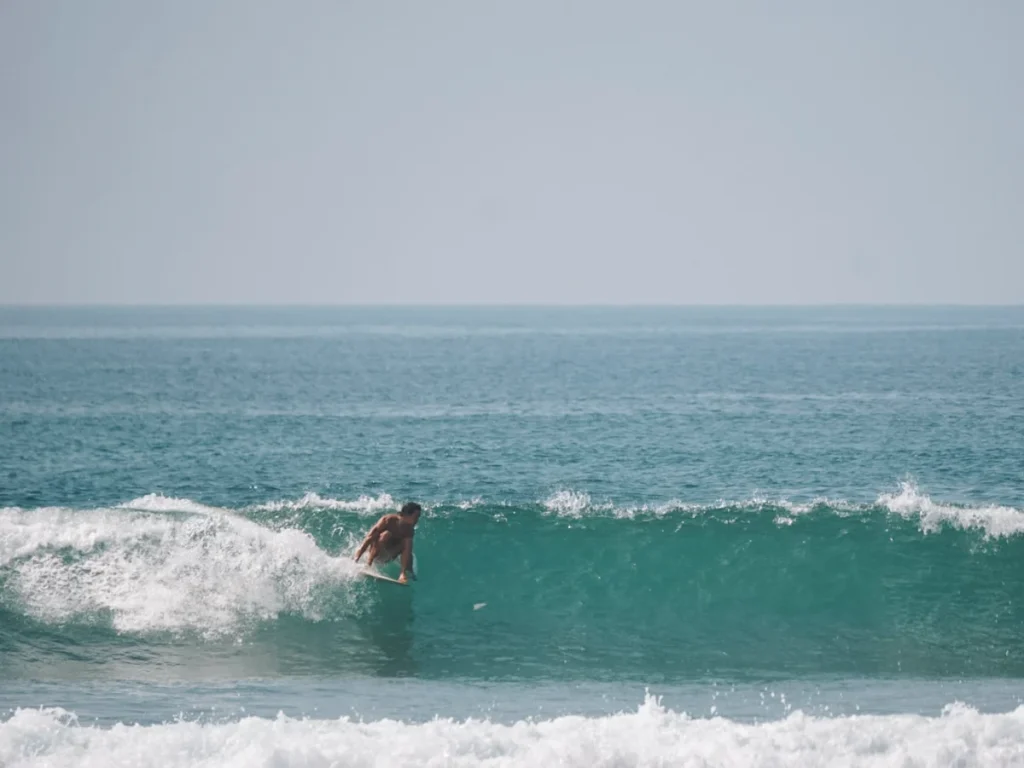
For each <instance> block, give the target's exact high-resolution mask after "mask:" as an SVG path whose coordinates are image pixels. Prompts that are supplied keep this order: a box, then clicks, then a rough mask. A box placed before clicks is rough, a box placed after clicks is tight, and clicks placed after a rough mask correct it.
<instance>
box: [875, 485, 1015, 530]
mask: <svg viewBox="0 0 1024 768" xmlns="http://www.w3.org/2000/svg"><path fill="white" fill-rule="evenodd" d="M877 503H878V505H879V506H883V507H885V508H886V509H888V510H889V511H890V512H893V513H895V514H897V515H900V516H901V517H905V518H908V519H911V518H917V519H918V520H919V521H920V525H921V530H922V531H924V532H925V533H934V532H936V531H938V530H939V529H940V528H941V527H942V526H943V525H944V524H945V525H950V526H953V527H955V528H961V529H970V528H974V529H981V530H983V531H985V535H986V536H989V537H993V538H1001V537H1006V536H1014V535H1017V534H1020V533H1024V512H1022V511H1021V510H1019V509H1015V508H1013V507H1004V506H999V505H996V504H992V505H987V506H953V505H950V504H941V503H937V502H934V501H932V500H931V499H930V498H929V497H928V496H927V495H925V494H923V493H921V492H920V490H919V489H918V487H917V486H916V485H915V484H914V483H912V482H909V481H905V482H902V483H900V490H899V492H898V493H883V494H882V495H881V496H879V497H878V502H877Z"/></svg>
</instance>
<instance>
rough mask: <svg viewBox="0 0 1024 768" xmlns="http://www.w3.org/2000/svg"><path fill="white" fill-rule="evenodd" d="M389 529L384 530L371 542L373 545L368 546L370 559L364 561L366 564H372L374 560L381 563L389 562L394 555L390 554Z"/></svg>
mask: <svg viewBox="0 0 1024 768" xmlns="http://www.w3.org/2000/svg"><path fill="white" fill-rule="evenodd" d="M392 538H393V536H392V535H391V531H384V533H382V534H381V535H380V536H378V537H377V540H376V541H375V542H373V546H372V547H370V559H369V560H367V561H366V564H367V565H373V564H374V562H375V561H378V560H379V561H380V562H382V563H387V562H390V561H391V560H393V559H394V557H395V556H394V555H393V554H391V551H390V548H389V546H388V545H389V544H390V543H391V539H392Z"/></svg>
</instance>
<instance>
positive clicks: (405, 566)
mask: <svg viewBox="0 0 1024 768" xmlns="http://www.w3.org/2000/svg"><path fill="white" fill-rule="evenodd" d="M406 573H408V574H410V575H411V576H412V577H413V578H414V579H415V578H416V574H414V573H413V572H412V536H409V537H407V538H406V539H405V541H403V542H402V572H401V573H400V574H399V575H398V580H399V581H402V582H404V581H406V580H407V579H406Z"/></svg>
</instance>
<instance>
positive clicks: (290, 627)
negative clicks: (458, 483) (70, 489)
mask: <svg viewBox="0 0 1024 768" xmlns="http://www.w3.org/2000/svg"><path fill="white" fill-rule="evenodd" d="M396 507H397V503H396V501H395V500H394V499H392V498H391V497H390V496H388V495H386V494H385V495H381V496H378V497H364V498H360V499H355V500H351V501H345V500H336V499H329V498H321V497H320V496H317V495H315V494H309V495H307V496H305V497H303V498H302V499H298V500H295V501H284V502H280V501H277V502H268V503H265V504H260V505H256V506H252V507H246V508H241V509H238V510H228V509H221V508H215V507H210V506H206V505H204V504H201V503H199V502H195V501H191V500H186V499H172V498H167V497H163V496H159V495H150V496H145V497H142V498H138V499H135V500H132V501H130V502H127V503H125V504H122V505H119V506H112V507H106V508H98V509H68V508H36V509H21V508H17V507H8V508H4V509H0V649H2V650H6V651H7V652H10V653H13V654H15V655H17V654H18V653H24V652H25V649H26V648H30V647H31V648H35V647H36V640H37V636H38V635H39V634H40V633H45V634H46V635H48V636H51V637H53V636H55V635H56V636H66V637H67V638H69V639H73V640H74V642H75V645H76V647H84V651H83V652H84V653H86V654H87V653H88V652H89V651H88V649H89V647H90V645H91V644H94V643H99V644H102V643H104V642H114V641H116V642H118V643H125V642H130V643H134V644H138V645H139V646H148V645H152V644H157V645H159V644H162V643H167V642H170V641H172V640H173V641H174V642H177V643H180V642H185V643H189V644H193V645H196V646H202V645H208V644H215V645H216V644H223V643H225V642H228V643H230V642H239V641H242V642H247V641H249V640H251V639H252V638H254V637H261V638H266V637H267V636H268V635H269V636H271V637H272V636H273V635H274V633H275V632H276V631H278V629H275V628H279V629H280V631H285V629H286V628H287V631H288V632H289V633H296V632H298V633H300V634H301V633H302V632H320V634H321V635H322V634H323V632H324V631H325V628H331V627H333V628H335V629H339V628H349V629H352V630H353V632H354V633H355V634H358V632H359V631H360V630H361V628H365V627H366V626H367V625H368V624H372V623H373V622H378V624H377V625H376V628H377V629H381V627H380V625H379V623H380V621H381V619H380V616H381V615H387V612H388V611H391V614H390V615H392V616H397V617H398V618H395V619H394V622H395V623H396V624H395V626H390V625H389V626H387V627H384V629H386V630H387V631H388V632H391V631H394V632H398V633H401V632H405V633H407V634H408V643H409V644H411V647H412V650H409V648H404V649H402V648H399V650H401V651H402V652H403V653H407V654H408V655H409V656H410V658H411V659H412V661H415V663H412V662H410V665H409V667H408V673H410V674H421V675H426V676H429V675H431V674H437V675H439V676H442V675H443V674H447V673H454V674H455V675H456V676H458V675H462V676H466V677H487V678H504V677H510V678H517V679H519V678H534V677H535V678H545V679H546V678H564V677H570V678H583V679H589V678H609V677H610V678H616V677H621V678H629V679H643V680H647V679H650V678H651V676H655V677H656V679H688V678H693V677H701V676H741V677H742V676H758V675H761V676H769V677H770V676H772V675H781V674H790V675H793V674H795V675H798V676H802V675H809V676H813V675H816V674H866V675H897V676H898V675H915V674H918V675H927V676H938V677H942V676H958V675H964V674H973V675H1011V676H1012V675H1021V674H1024V647H1022V646H1021V644H1020V642H1019V638H1020V637H1021V636H1024V606H1022V605H1021V602H1020V601H1019V600H1017V599H1015V598H1016V596H1019V595H1021V594H1024V568H1022V567H1021V565H1020V564H1021V563H1022V562H1024V512H1022V511H1021V510H1019V509H1016V508H1013V507H1009V506H1000V505H974V506H969V505H963V506H958V505H952V504H943V503H939V502H935V501H933V500H931V499H930V498H929V497H928V496H927V495H925V494H923V493H921V492H920V491H919V490H918V489H916V488H915V487H913V486H910V485H907V486H904V487H903V488H902V489H901V490H899V491H898V492H896V493H893V494H885V495H882V496H880V497H879V498H878V500H877V502H876V503H874V504H867V505H853V504H846V503H842V502H830V501H826V500H821V501H818V502H814V503H810V504H792V503H788V502H770V501H764V500H751V501H746V502H737V503H718V504H710V505H694V504H683V503H671V504H666V505H660V506H653V507H645V506H636V507H628V506H617V505H614V504H601V503H595V502H593V501H592V500H590V499H589V498H588V497H587V496H586V495H585V494H582V493H572V492H562V493H557V494H554V495H552V496H551V497H550V498H548V499H546V500H544V501H542V502H538V503H535V504H525V505H524V504H521V505H516V504H511V503H497V504H495V503H491V502H488V501H485V500H480V499H476V500H468V501H461V502H454V503H440V504H435V505H432V506H430V507H429V509H428V512H427V514H426V515H425V517H424V520H423V521H422V523H421V525H420V528H419V529H418V533H417V544H416V552H417V561H418V567H419V569H420V574H419V576H420V578H419V581H418V582H417V583H416V584H415V585H414V586H413V587H412V589H411V590H408V591H407V592H406V591H404V590H399V591H398V592H396V591H395V589H396V588H390V587H384V588H382V587H381V586H380V585H376V584H370V583H368V582H366V581H365V580H363V579H361V578H359V576H358V571H357V568H356V566H355V564H353V563H352V561H351V558H350V553H351V551H352V549H353V548H354V546H355V545H356V543H357V541H358V539H359V537H360V536H361V535H362V533H363V532H364V531H365V530H366V528H367V527H368V525H369V523H370V516H372V515H375V514H378V513H381V512H383V511H386V510H389V509H394V508H396ZM388 590H390V591H388ZM396 601H399V602H397V603H396ZM401 601H406V602H404V603H402V602H401ZM382 611H383V614H382ZM396 612H397V613H396ZM413 622H414V623H413ZM303 627H305V628H306V629H302V628H303ZM350 636H354V635H346V634H345V633H344V632H342V633H340V634H332V635H331V640H330V643H329V645H331V647H330V648H328V649H327V650H325V651H324V652H325V654H327V655H329V656H330V658H331V663H332V664H335V665H342V666H344V664H345V663H346V662H345V658H347V657H346V656H345V654H344V653H340V652H339V648H338V647H337V646H338V645H339V644H342V645H344V644H345V643H346V642H349V641H348V640H346V639H345V638H347V637H350ZM353 642H355V641H353ZM393 652H395V648H394V647H391V646H387V645H385V647H383V648H382V653H385V654H389V653H393ZM97 653H99V651H98V650H97ZM353 658H354V657H353ZM446 660H447V662H451V663H454V664H455V665H456V669H455V670H454V672H453V669H452V667H451V663H449V664H448V665H447V666H446V665H445V663H442V662H446ZM452 660H455V661H452ZM447 662H446V663H447ZM356 663H357V662H356V661H353V664H356ZM442 670H446V672H443V671H442Z"/></svg>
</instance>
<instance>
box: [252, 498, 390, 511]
mask: <svg viewBox="0 0 1024 768" xmlns="http://www.w3.org/2000/svg"><path fill="white" fill-rule="evenodd" d="M398 507H399V505H398V504H397V503H396V502H395V500H394V499H393V498H392V497H391V494H388V493H382V494H380V495H379V496H376V497H374V496H366V495H363V496H360V497H359V498H358V499H355V500H345V499H332V498H330V497H324V496H321V495H320V494H318V493H307V494H306V495H305V496H303V497H302V498H301V499H296V500H293V501H288V500H284V501H271V502H267V503H266V504H258V505H256V506H255V507H253V509H258V510H264V511H267V512H280V511H282V510H301V509H338V510H343V511H346V512H358V513H362V514H366V515H379V514H383V513H384V512H387V511H389V510H397V509H398Z"/></svg>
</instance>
